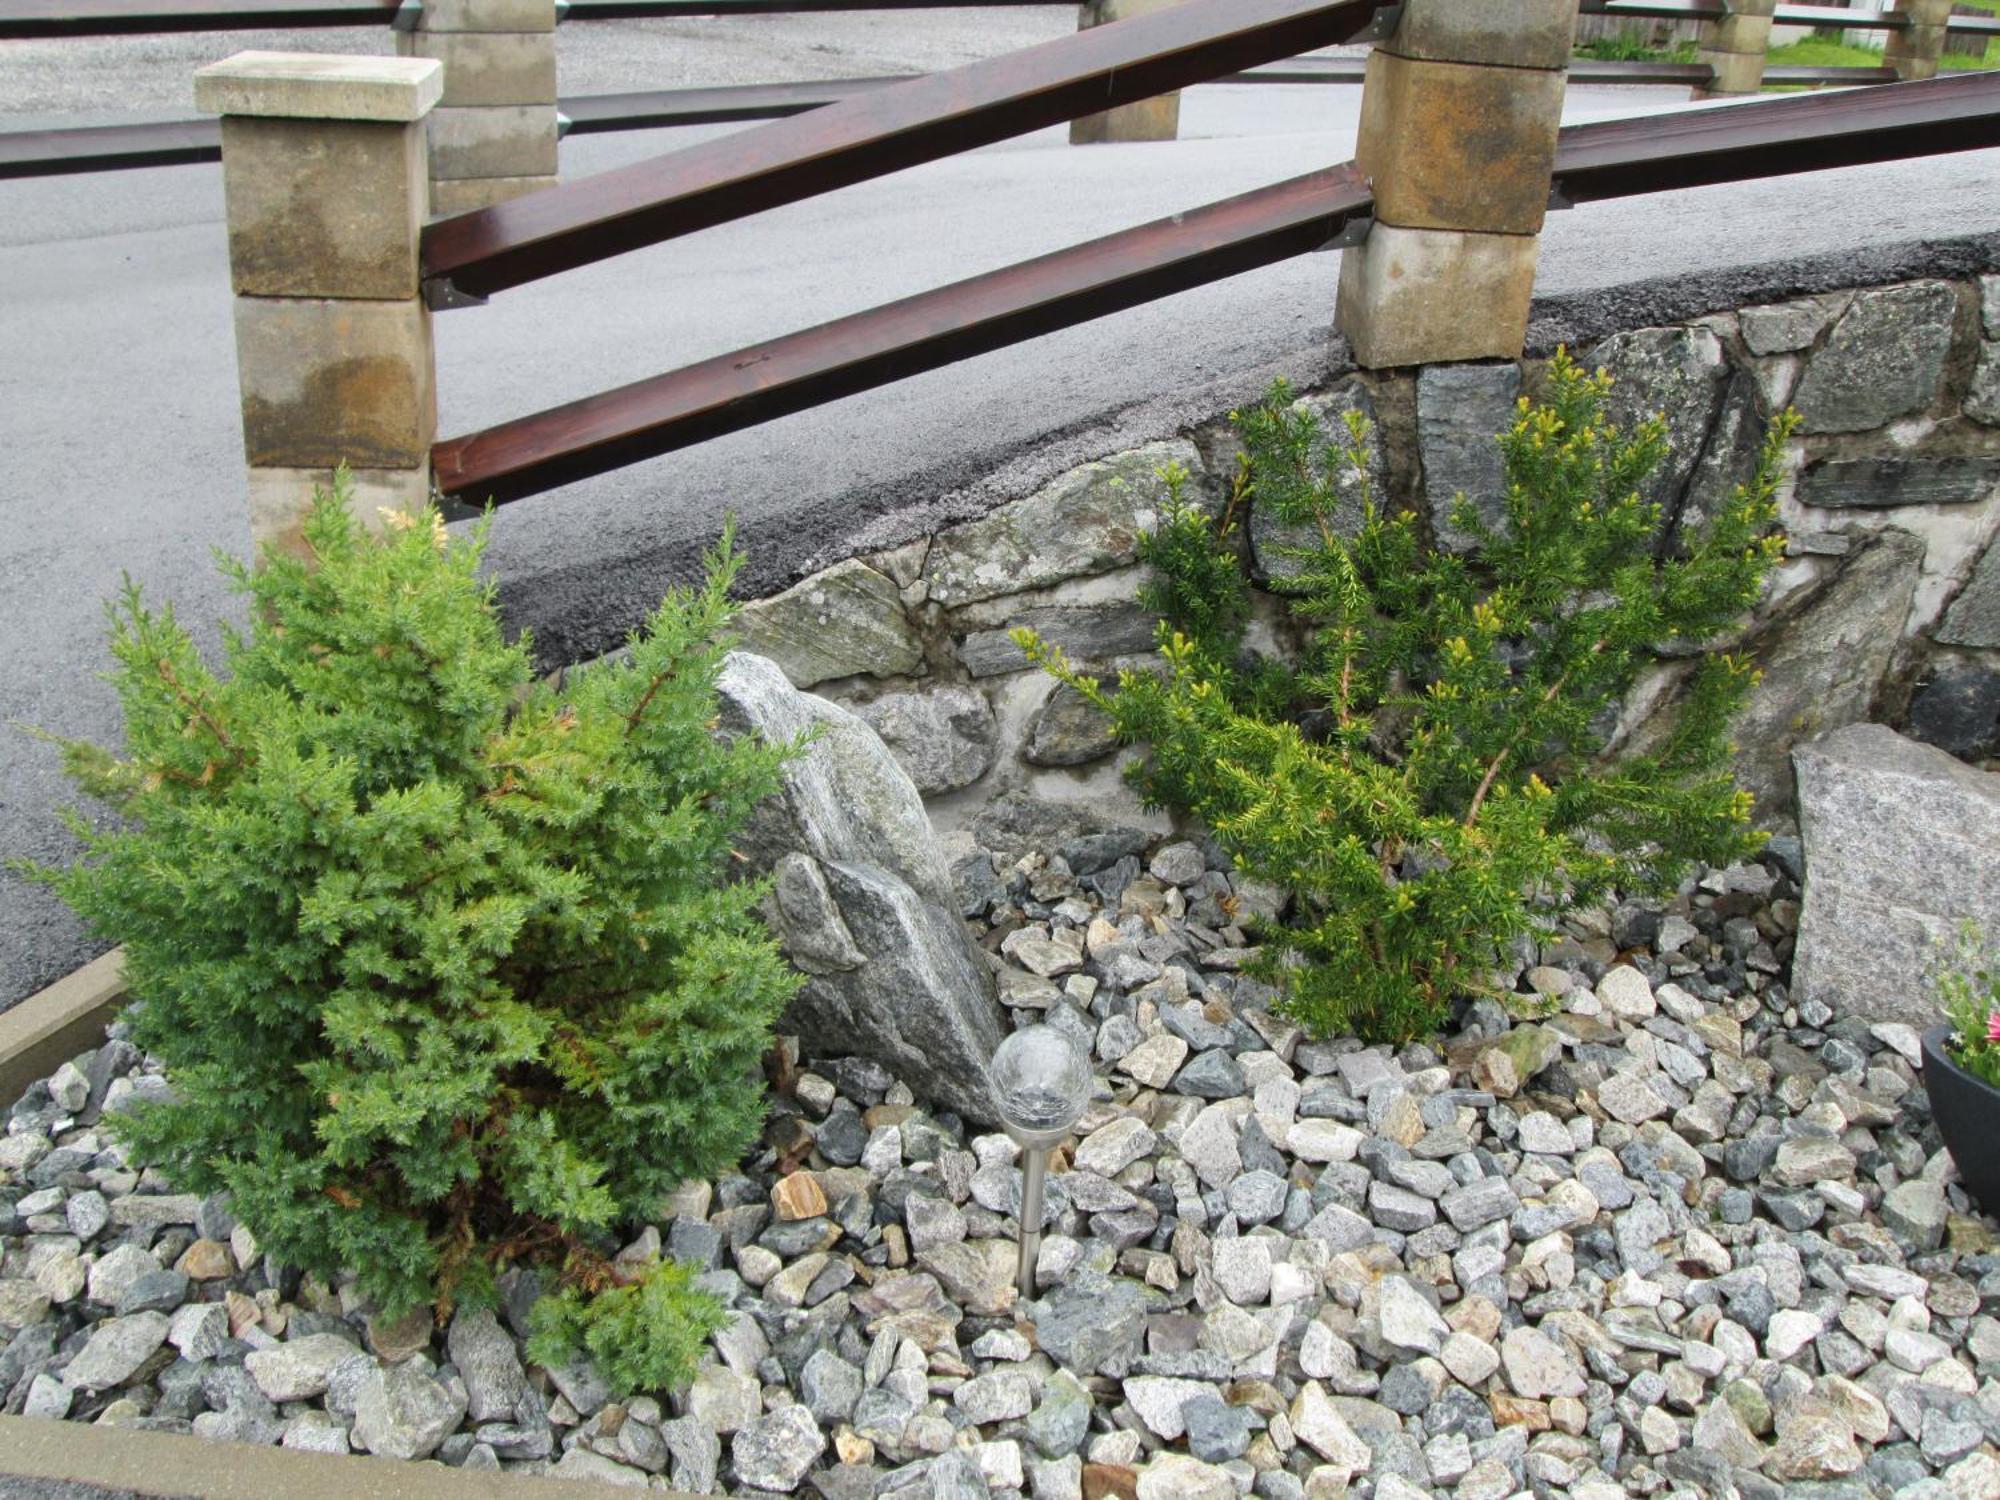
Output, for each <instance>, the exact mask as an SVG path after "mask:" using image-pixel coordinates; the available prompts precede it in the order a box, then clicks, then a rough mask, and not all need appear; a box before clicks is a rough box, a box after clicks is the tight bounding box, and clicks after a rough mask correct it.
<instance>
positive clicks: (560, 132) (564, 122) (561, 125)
mask: <svg viewBox="0 0 2000 1500" xmlns="http://www.w3.org/2000/svg"><path fill="white" fill-rule="evenodd" d="M575 124H576V121H574V120H572V119H571V118H570V117H569V116H568V115H566V114H564V113H563V112H562V111H561V110H557V111H556V139H557V140H561V139H562V138H563V137H564V136H566V135H568V134H569V133H570V129H571V127H572V126H574V125H575Z"/></svg>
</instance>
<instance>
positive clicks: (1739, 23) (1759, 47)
mask: <svg viewBox="0 0 2000 1500" xmlns="http://www.w3.org/2000/svg"><path fill="white" fill-rule="evenodd" d="M1770 45H1771V17H1770V14H1769V12H1766V13H1765V14H1763V15H1761V16H1760V15H1753V14H1751V13H1749V12H1747V11H1743V10H1736V9H1733V8H1732V12H1731V14H1729V15H1728V16H1725V17H1724V18H1723V19H1722V20H1720V21H1713V22H1711V23H1709V29H1708V31H1707V33H1706V34H1705V35H1704V36H1703V37H1702V41H1701V50H1702V51H1703V52H1747V53H1754V54H1755V55H1756V56H1758V57H1762V56H1763V55H1764V54H1765V52H1766V51H1768V50H1769V49H1770ZM445 87H446V88H447V89H449V88H450V87H451V83H450V80H449V79H447V80H446V82H445Z"/></svg>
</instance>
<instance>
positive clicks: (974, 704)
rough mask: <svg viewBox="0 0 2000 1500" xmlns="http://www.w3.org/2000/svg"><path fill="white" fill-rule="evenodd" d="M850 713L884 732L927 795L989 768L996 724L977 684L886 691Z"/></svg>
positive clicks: (966, 782)
mask: <svg viewBox="0 0 2000 1500" xmlns="http://www.w3.org/2000/svg"><path fill="white" fill-rule="evenodd" d="M854 713H855V716H856V717H857V718H859V719H860V720H861V721H862V722H863V723H865V724H866V725H867V726H868V727H869V728H870V729H872V730H874V731H875V733H876V734H878V735H880V736H881V737H882V743H883V744H885V745H887V746H888V747H889V752H890V754H892V755H894V756H895V757H896V759H897V761H898V762H900V763H901V765H902V767H903V769H904V770H905V771H907V772H909V775H910V780H911V781H913V782H915V783H916V787H917V790H918V791H920V792H922V793H923V794H924V795H925V796H926V797H930V796H935V795H937V794H938V793H940V792H952V791H957V790H958V789H959V788H960V787H963V786H970V785H972V783H973V782H975V781H977V780H978V779H979V778H980V777H982V776H984V775H985V774H986V773H987V772H988V771H990V770H991V769H992V768H993V759H994V756H995V754H996V752H997V750H998V732H999V731H998V726H997V725H996V723H995V721H994V718H993V707H992V705H991V704H989V703H988V702H987V701H986V695H985V694H984V693H982V692H980V691H979V690H978V689H977V688H966V687H940V688H933V689H932V690H931V691H929V692H924V693H885V694H883V695H882V696H881V697H880V698H877V699H875V700H874V701H873V702H870V703H857V704H855V705H854Z"/></svg>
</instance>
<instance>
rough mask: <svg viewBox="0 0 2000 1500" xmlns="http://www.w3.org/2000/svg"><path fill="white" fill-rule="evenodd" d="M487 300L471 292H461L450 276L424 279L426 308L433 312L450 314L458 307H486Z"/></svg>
mask: <svg viewBox="0 0 2000 1500" xmlns="http://www.w3.org/2000/svg"><path fill="white" fill-rule="evenodd" d="M485 305H486V299H485V298H484V297H480V296H476V295H474V294H473V293H471V292H461V291H460V290H459V289H458V288H457V287H456V286H455V285H453V284H452V280H451V278H450V277H449V276H427V277H425V278H424V306H425V307H428V308H429V309H430V310H431V311H432V312H450V311H451V310H452V309H453V308H457V307H484V306H485Z"/></svg>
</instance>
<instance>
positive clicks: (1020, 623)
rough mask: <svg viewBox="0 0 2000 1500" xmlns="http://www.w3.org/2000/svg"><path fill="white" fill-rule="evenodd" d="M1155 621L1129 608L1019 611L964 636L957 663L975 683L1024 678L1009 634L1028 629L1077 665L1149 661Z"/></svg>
mask: <svg viewBox="0 0 2000 1500" xmlns="http://www.w3.org/2000/svg"><path fill="white" fill-rule="evenodd" d="M1157 620H1158V616H1156V615H1155V614H1154V613H1153V612H1152V611H1151V610H1148V609H1142V608H1141V607H1140V606H1139V605H1137V604H1130V603H1128V604H1086V605H1079V606H1074V607H1065V606H1062V605H1050V606H1046V607H1041V608H1034V609H1024V610H1022V611H1021V612H1020V613H1019V614H1017V615H1014V616H1013V617H1011V618H1010V619H1009V620H1008V621H1007V623H1006V624H1005V625H1004V626H1001V627H1000V628H998V629H995V630H974V631H971V632H969V633H968V634H967V635H966V636H965V638H964V639H963V640H962V641H960V642H959V645H958V659H959V660H960V661H961V662H963V663H964V664H965V669H966V671H968V672H970V673H971V674H972V675H973V676H974V677H999V676H1002V675H1004V674H1006V673H1008V672H1025V671H1027V670H1028V657H1027V653H1026V652H1024V651H1022V650H1021V648H1020V647H1019V646H1017V645H1015V644H1014V641H1013V639H1012V636H1011V634H1010V632H1012V631H1014V630H1017V629H1028V630H1032V631H1034V632H1035V633H1036V634H1037V635H1039V636H1041V637H1042V639H1043V640H1045V641H1047V642H1048V643H1049V644H1050V645H1052V646H1059V647H1061V648H1062V650H1063V651H1064V652H1065V653H1066V654H1067V655H1068V656H1069V658H1070V659H1071V660H1072V661H1073V662H1075V663H1077V664H1078V665H1081V666H1102V665H1109V664H1110V663H1112V662H1115V661H1116V660H1118V659H1119V658H1120V657H1126V656H1146V655H1150V654H1151V653H1152V650H1153V629H1154V625H1155V623H1156V622H1157Z"/></svg>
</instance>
